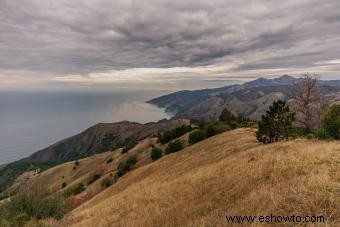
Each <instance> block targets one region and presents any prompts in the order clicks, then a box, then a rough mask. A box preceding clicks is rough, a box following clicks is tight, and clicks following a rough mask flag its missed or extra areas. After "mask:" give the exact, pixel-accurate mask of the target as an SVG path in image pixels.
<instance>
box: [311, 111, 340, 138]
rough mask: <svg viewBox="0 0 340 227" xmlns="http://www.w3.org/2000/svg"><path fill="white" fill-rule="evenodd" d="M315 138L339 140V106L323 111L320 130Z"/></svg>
mask: <svg viewBox="0 0 340 227" xmlns="http://www.w3.org/2000/svg"><path fill="white" fill-rule="evenodd" d="M315 136H316V137H317V138H319V139H336V140H338V139H340V105H338V104H334V105H332V106H331V107H329V108H328V109H327V110H326V111H325V113H324V114H323V116H322V120H321V128H320V129H319V130H318V131H317V132H316V133H315Z"/></svg>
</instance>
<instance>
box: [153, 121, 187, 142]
mask: <svg viewBox="0 0 340 227" xmlns="http://www.w3.org/2000/svg"><path fill="white" fill-rule="evenodd" d="M191 130H192V128H191V126H190V125H182V126H179V127H177V128H175V129H172V130H169V131H165V132H163V133H162V134H159V135H158V140H159V142H160V143H161V144H166V143H168V142H170V141H171V140H173V139H176V138H178V137H181V136H183V135H184V134H186V133H187V132H190V131H191Z"/></svg>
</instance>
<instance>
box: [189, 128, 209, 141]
mask: <svg viewBox="0 0 340 227" xmlns="http://www.w3.org/2000/svg"><path fill="white" fill-rule="evenodd" d="M205 138H206V132H205V131H204V130H202V129H198V130H196V131H194V132H192V133H190V134H189V143H190V144H194V143H198V142H200V141H202V140H204V139H205Z"/></svg>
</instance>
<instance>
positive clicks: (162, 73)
mask: <svg viewBox="0 0 340 227" xmlns="http://www.w3.org/2000/svg"><path fill="white" fill-rule="evenodd" d="M339 8H340V2H339V1H335V0H325V1H316V0H286V1H280V2H277V1H275V2H274V1H268V0H253V1H248V0H239V1H231V0H230V1H227V0H210V1H200V2H198V1H196V0H172V1H169V0H168V1H165V0H145V1H137V0H115V1H111V0H97V1H93V0H58V1H52V0H44V1H41V0H2V1H0V31H1V33H0V89H1V88H6V87H16V86H20V84H23V83H25V84H26V86H29V84H32V86H36V87H37V86H38V87H39V86H40V87H41V86H47V85H55V86H61V84H65V83H72V84H73V86H77V85H78V86H80V85H81V84H88V85H89V86H90V85H91V84H103V83H104V84H108V83H109V84H115V85H117V86H121V85H122V84H124V86H129V84H131V85H132V84H138V83H145V84H151V85H152V84H153V83H156V84H158V85H161V84H163V85H162V86H164V87H167V86H168V84H169V83H175V84H176V83H177V84H178V83H180V82H181V81H182V82H183V81H190V80H191V81H193V83H196V82H195V80H197V81H200V82H201V81H205V80H220V79H222V80H226V79H228V78H230V79H239V80H247V79H250V78H253V77H259V76H272V75H279V74H283V73H289V74H298V73H301V72H305V71H313V72H318V73H320V74H321V75H322V76H324V77H325V78H330V79H331V78H340V74H339V69H340V54H339V50H340V11H339ZM200 82H197V83H200Z"/></svg>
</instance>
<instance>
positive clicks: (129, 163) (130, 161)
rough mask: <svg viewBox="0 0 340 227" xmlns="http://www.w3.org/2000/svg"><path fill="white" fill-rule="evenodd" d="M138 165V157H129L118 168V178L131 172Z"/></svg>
mask: <svg viewBox="0 0 340 227" xmlns="http://www.w3.org/2000/svg"><path fill="white" fill-rule="evenodd" d="M136 163H137V157H136V155H132V156H130V157H128V158H127V159H126V160H125V161H123V162H121V163H119V165H118V167H117V176H118V177H121V176H123V175H124V174H125V173H127V172H129V171H130V170H131V169H132V168H133V166H134V165H135V164H136Z"/></svg>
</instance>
